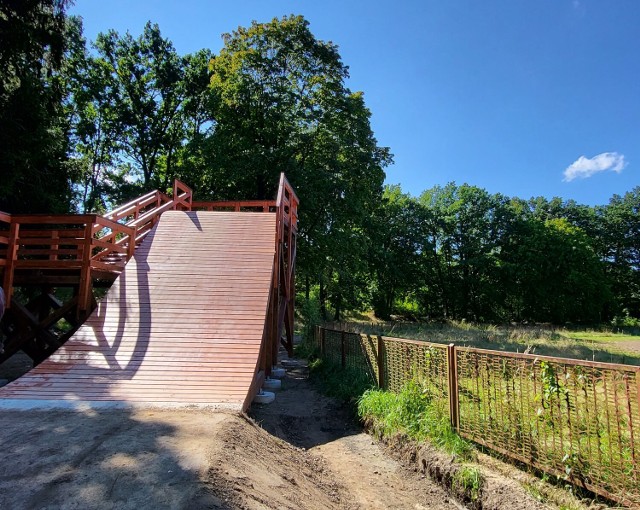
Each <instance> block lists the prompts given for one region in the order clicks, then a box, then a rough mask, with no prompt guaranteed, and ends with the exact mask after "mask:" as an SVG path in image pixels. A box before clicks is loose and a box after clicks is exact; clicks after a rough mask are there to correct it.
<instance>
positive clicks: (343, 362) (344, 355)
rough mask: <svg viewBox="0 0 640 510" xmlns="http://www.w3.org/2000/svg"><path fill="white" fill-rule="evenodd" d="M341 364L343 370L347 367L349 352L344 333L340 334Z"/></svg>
mask: <svg viewBox="0 0 640 510" xmlns="http://www.w3.org/2000/svg"><path fill="white" fill-rule="evenodd" d="M340 364H341V365H342V368H345V367H346V366H347V352H346V346H345V337H344V331H342V332H340Z"/></svg>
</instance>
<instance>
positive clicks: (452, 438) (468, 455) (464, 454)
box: [358, 380, 475, 460]
mask: <svg viewBox="0 0 640 510" xmlns="http://www.w3.org/2000/svg"><path fill="white" fill-rule="evenodd" d="M358 415H359V416H360V418H361V419H362V420H364V421H365V422H368V423H369V424H370V425H371V426H372V428H373V430H374V431H375V432H376V433H377V434H378V435H380V436H382V437H393V436H394V435H397V434H406V435H407V436H408V437H410V438H412V439H415V440H417V441H424V440H428V441H429V442H430V443H432V444H434V445H435V446H436V447H438V448H441V449H443V450H444V451H446V452H447V453H449V454H452V455H455V456H457V457H459V458H461V459H464V460H473V459H474V457H475V450H474V449H473V447H472V446H471V444H470V443H468V442H467V441H465V440H464V439H462V438H461V437H460V436H459V435H458V434H457V433H456V432H455V430H453V429H452V428H451V425H450V423H449V415H448V412H447V410H446V409H443V408H442V407H441V406H438V405H437V404H436V403H435V402H433V401H432V400H431V398H430V393H429V391H428V389H427V388H426V387H423V385H422V384H421V383H420V382H419V381H417V380H412V381H410V382H408V383H407V384H406V385H405V386H404V387H403V388H402V390H401V391H400V393H397V394H395V393H391V392H387V391H382V390H369V391H367V392H366V393H364V395H362V397H361V398H360V400H359V401H358Z"/></svg>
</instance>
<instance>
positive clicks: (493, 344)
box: [349, 317, 640, 366]
mask: <svg viewBox="0 0 640 510" xmlns="http://www.w3.org/2000/svg"><path fill="white" fill-rule="evenodd" d="M359 319H360V320H357V319H356V320H355V321H353V322H351V321H350V322H349V324H350V325H352V326H353V327H355V328H357V329H358V330H359V331H361V332H363V333H369V334H381V335H385V336H393V337H398V338H410V339H414V340H425V341H429V342H436V343H443V344H449V343H454V344H456V345H459V346H466V347H477V348H481V349H493V350H498V351H511V352H526V353H530V354H539V355H546V356H559V357H565V358H574V359H580V360H588V361H601V362H606V363H623V364H628V365H639V366H640V334H628V333H616V332H613V331H606V330H592V329H584V330H578V329H564V328H555V327H549V326H517V327H516V326H493V325H483V324H471V323H465V322H448V323H416V322H396V323H374V322H364V321H362V317H359Z"/></svg>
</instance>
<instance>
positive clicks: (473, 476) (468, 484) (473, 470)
mask: <svg viewBox="0 0 640 510" xmlns="http://www.w3.org/2000/svg"><path fill="white" fill-rule="evenodd" d="M483 482H484V479H483V477H482V473H480V470H479V469H478V468H477V467H475V466H462V467H461V468H460V469H459V470H458V471H456V473H455V475H454V476H453V479H452V480H451V488H452V489H453V491H454V493H456V494H468V496H469V498H470V499H471V501H472V502H473V501H477V500H478V499H479V498H480V491H481V490H482V486H483Z"/></svg>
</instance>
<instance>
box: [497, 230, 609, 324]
mask: <svg viewBox="0 0 640 510" xmlns="http://www.w3.org/2000/svg"><path fill="white" fill-rule="evenodd" d="M521 228H522V234H523V235H522V236H521V237H520V238H519V240H518V241H519V242H517V243H514V244H513V245H512V246H511V247H510V249H509V250H506V251H505V253H504V254H503V257H504V259H505V261H508V262H510V263H511V267H512V271H511V273H510V277H511V278H512V279H513V285H511V286H510V288H511V289H513V292H514V293H515V296H514V298H515V299H516V300H517V301H518V302H519V306H517V307H516V310H517V315H516V317H514V319H516V320H530V321H537V322H553V323H555V324H561V323H564V322H567V321H571V322H599V321H600V320H602V318H603V312H604V311H605V310H606V307H607V306H608V305H609V303H610V300H611V297H612V296H611V292H610V289H609V285H608V282H607V279H606V276H605V272H604V266H603V264H602V262H601V260H600V259H599V258H598V256H597V254H596V253H595V251H594V249H593V246H592V245H591V241H590V239H589V238H588V236H587V235H586V234H585V233H584V232H583V231H582V230H580V229H579V228H578V227H574V226H573V225H571V224H570V223H569V221H568V220H566V219H564V218H560V219H550V220H546V221H544V222H543V221H540V220H537V219H530V220H525V223H523V224H522V226H521Z"/></svg>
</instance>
